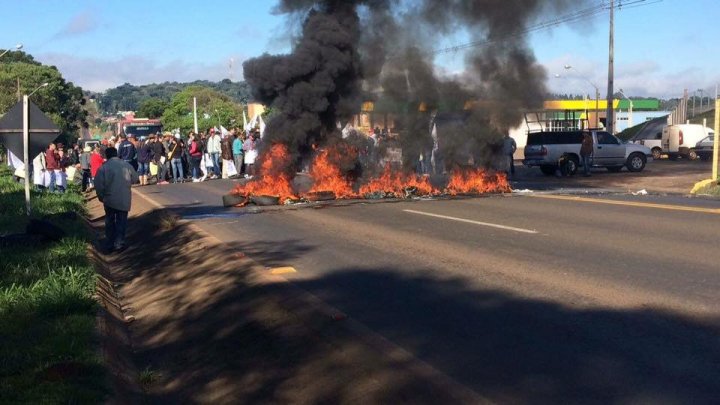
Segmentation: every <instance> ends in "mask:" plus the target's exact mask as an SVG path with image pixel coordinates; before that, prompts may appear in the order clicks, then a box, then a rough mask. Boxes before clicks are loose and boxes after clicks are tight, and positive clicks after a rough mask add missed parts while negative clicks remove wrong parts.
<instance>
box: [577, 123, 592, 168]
mask: <svg viewBox="0 0 720 405" xmlns="http://www.w3.org/2000/svg"><path fill="white" fill-rule="evenodd" d="M592 153H593V139H592V135H590V132H583V140H582V144H581V145H580V158H581V159H582V163H583V173H584V175H585V177H590V159H591V156H592Z"/></svg>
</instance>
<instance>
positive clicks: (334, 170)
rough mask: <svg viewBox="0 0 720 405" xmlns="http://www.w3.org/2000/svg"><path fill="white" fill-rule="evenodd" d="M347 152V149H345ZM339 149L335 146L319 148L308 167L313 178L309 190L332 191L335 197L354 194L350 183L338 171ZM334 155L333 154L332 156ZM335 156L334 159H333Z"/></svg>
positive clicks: (349, 196) (352, 195)
mask: <svg viewBox="0 0 720 405" xmlns="http://www.w3.org/2000/svg"><path fill="white" fill-rule="evenodd" d="M345 152H347V151H345ZM338 153H339V151H338V150H337V149H335V148H332V149H324V150H321V151H320V153H319V154H318V155H317V157H315V160H313V163H312V166H311V167H310V176H311V177H312V178H313V180H314V184H313V187H312V188H311V189H310V192H311V193H312V192H319V191H332V192H333V193H335V197H336V198H351V197H354V196H355V193H354V192H353V188H352V184H351V183H350V181H349V180H348V179H347V177H346V176H344V175H343V173H342V172H341V171H340V167H339V166H338V164H337V163H336V162H337V158H338V157H339V156H337V155H338ZM333 155H334V156H333ZM333 158H335V159H333Z"/></svg>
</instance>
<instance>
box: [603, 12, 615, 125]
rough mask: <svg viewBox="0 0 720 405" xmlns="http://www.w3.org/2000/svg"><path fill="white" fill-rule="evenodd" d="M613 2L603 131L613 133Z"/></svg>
mask: <svg viewBox="0 0 720 405" xmlns="http://www.w3.org/2000/svg"><path fill="white" fill-rule="evenodd" d="M614 59H615V2H614V0H610V52H609V54H608V86H607V113H606V114H605V116H606V122H607V125H605V129H606V130H607V131H608V132H609V133H611V134H612V133H613V127H614V124H615V123H614V121H613V112H614V110H613V93H614V91H613V84H614V80H615V63H614Z"/></svg>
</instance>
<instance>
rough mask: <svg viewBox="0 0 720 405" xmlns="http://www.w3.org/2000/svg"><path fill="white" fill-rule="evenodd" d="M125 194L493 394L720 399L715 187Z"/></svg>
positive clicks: (172, 189)
mask: <svg viewBox="0 0 720 405" xmlns="http://www.w3.org/2000/svg"><path fill="white" fill-rule="evenodd" d="M231 187H232V182H230V181H213V182H205V183H199V184H185V185H169V186H162V187H158V186H150V187H145V188H143V189H142V190H141V192H142V193H143V194H144V195H146V196H147V197H149V198H150V199H152V201H154V202H155V203H158V204H161V205H165V206H167V207H170V208H171V209H175V210H177V212H179V213H180V214H181V215H183V216H184V218H185V219H188V220H191V221H193V222H195V223H196V224H197V225H198V226H200V227H201V228H203V229H204V230H206V231H208V232H210V233H212V234H213V235H215V236H217V237H218V238H220V239H221V240H225V241H229V242H230V241H233V242H235V241H240V242H243V243H244V246H246V251H245V252H244V253H246V254H247V255H249V256H250V257H252V258H254V259H256V260H257V261H258V262H260V263H262V264H263V265H264V266H266V267H267V271H272V269H273V268H277V267H281V266H292V267H293V268H294V269H295V272H293V273H288V274H285V277H287V278H288V279H289V280H291V281H292V282H294V283H295V284H297V285H298V286H300V287H301V288H303V289H305V290H307V291H309V292H311V293H313V294H315V295H316V296H318V297H319V298H321V299H322V300H324V301H325V302H327V303H329V304H331V305H333V306H335V307H336V308H339V309H341V310H342V311H344V312H345V313H347V314H348V315H349V316H350V317H352V318H353V319H355V320H357V321H359V322H361V323H362V324H364V325H365V326H367V327H368V328H370V329H372V330H373V331H374V332H376V333H378V334H380V335H382V336H384V337H385V338H387V339H388V340H390V341H391V342H393V343H395V344H397V345H398V346H401V347H402V348H404V349H406V350H407V351H409V352H411V353H413V354H414V355H415V356H417V357H418V358H419V359H421V360H424V361H425V362H427V363H429V364H430V365H432V366H433V367H435V368H436V369H437V370H439V371H441V372H443V373H445V374H446V375H448V376H450V377H451V378H453V379H455V380H456V381H458V382H460V383H461V384H463V385H465V386H467V387H469V388H471V389H472V390H474V391H476V392H477V393H479V394H480V395H482V396H485V397H487V398H490V399H491V400H494V401H497V402H501V403H592V402H601V403H607V402H623V403H693V404H697V403H709V404H710V403H718V402H720V293H719V291H720V264H719V263H720V250H719V249H718V241H717V238H718V229H719V228H720V201H716V200H702V199H686V198H681V197H676V196H675V197H673V196H642V197H633V196H628V195H602V196H597V195H584V196H577V195H573V196H570V195H559V194H557V193H549V194H544V193H529V194H524V195H518V194H514V195H512V196H491V197H483V198H465V199H454V200H442V201H413V202H395V203H372V204H351V205H344V206H336V205H332V204H331V205H329V206H325V207H324V208H307V209H280V210H277V211H268V212H262V213H251V210H248V209H237V208H232V209H222V208H221V207H219V206H220V199H221V196H222V194H224V193H226V192H227V191H229V190H230V188H231Z"/></svg>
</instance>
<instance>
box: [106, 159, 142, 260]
mask: <svg viewBox="0 0 720 405" xmlns="http://www.w3.org/2000/svg"><path fill="white" fill-rule="evenodd" d="M105 154H106V156H107V162H105V163H104V164H103V165H102V166H101V167H100V170H98V172H97V174H96V175H95V192H96V193H97V197H98V200H99V201H100V202H101V203H103V207H104V208H105V238H106V241H105V243H106V249H107V250H108V251H112V250H123V249H125V232H126V229H127V217H128V212H129V211H130V205H131V202H132V191H131V190H130V187H131V186H132V185H133V184H135V183H137V182H138V174H137V172H136V171H135V169H133V167H132V166H130V164H129V163H127V162H124V161H122V160H120V159H118V158H117V156H116V154H117V151H116V150H115V148H107V150H106V151H105Z"/></svg>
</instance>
